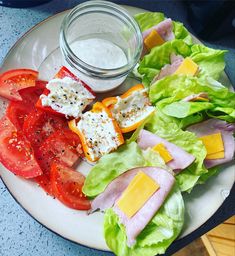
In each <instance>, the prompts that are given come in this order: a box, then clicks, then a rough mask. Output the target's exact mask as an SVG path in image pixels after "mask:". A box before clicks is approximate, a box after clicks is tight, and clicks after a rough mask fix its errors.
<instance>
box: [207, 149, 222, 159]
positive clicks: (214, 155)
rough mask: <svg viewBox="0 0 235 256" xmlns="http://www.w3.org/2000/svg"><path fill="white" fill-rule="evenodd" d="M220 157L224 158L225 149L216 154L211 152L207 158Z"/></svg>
mask: <svg viewBox="0 0 235 256" xmlns="http://www.w3.org/2000/svg"><path fill="white" fill-rule="evenodd" d="M220 158H224V151H221V152H217V153H214V154H209V155H207V156H206V159H210V160H214V159H220Z"/></svg>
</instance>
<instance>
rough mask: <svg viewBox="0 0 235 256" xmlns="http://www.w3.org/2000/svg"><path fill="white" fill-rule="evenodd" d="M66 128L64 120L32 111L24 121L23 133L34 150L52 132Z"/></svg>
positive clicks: (38, 111)
mask: <svg viewBox="0 0 235 256" xmlns="http://www.w3.org/2000/svg"><path fill="white" fill-rule="evenodd" d="M67 127H68V125H67V121H66V119H65V118H62V117H58V116H54V115H51V114H49V113H46V112H44V111H41V110H39V109H34V110H33V111H32V112H30V113H29V115H28V116H27V117H26V118H25V120H24V124H23V132H24V134H25V135H26V136H27V138H28V140H29V141H30V142H31V144H32V146H33V148H34V149H36V148H38V147H39V146H40V144H41V143H42V141H44V140H45V139H46V138H47V137H49V136H50V135H51V134H52V133H53V132H55V131H56V130H60V129H62V128H67Z"/></svg>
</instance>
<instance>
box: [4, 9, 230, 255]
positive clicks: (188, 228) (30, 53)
mask: <svg viewBox="0 0 235 256" xmlns="http://www.w3.org/2000/svg"><path fill="white" fill-rule="evenodd" d="M125 8H126V9H127V10H128V11H129V12H130V13H131V14H132V15H135V14H137V13H141V12H144V10H141V9H137V8H134V7H125ZM66 14H67V12H64V13H61V14H58V15H55V16H53V17H51V18H49V19H48V20H46V21H44V22H42V23H40V24H39V25H37V26H36V27H34V28H33V29H32V30H31V31H29V32H28V33H27V34H26V35H25V36H24V37H23V38H21V39H20V40H19V41H18V42H17V43H16V45H15V46H14V47H13V48H12V49H11V51H10V52H9V54H8V55H7V57H6V59H5V61H4V63H3V67H2V72H4V71H6V70H10V69H17V68H30V69H34V70H39V77H40V76H44V75H45V74H43V72H42V70H45V69H47V71H48V72H49V73H47V74H46V76H47V77H50V78H52V77H53V76H54V75H55V74H56V73H57V71H58V68H59V67H58V66H59V65H60V63H59V65H58V63H56V60H54V61H53V58H52V57H51V58H47V57H48V56H50V54H51V53H52V52H53V51H56V49H57V48H58V42H59V40H58V38H59V29H60V24H61V22H62V20H63V18H64V16H65V15H66ZM139 17H141V16H139ZM140 23H141V22H140ZM151 25H155V24H151ZM150 27H151V26H150ZM143 30H146V29H145V28H143ZM48 31H53V37H45V34H46V33H48ZM166 44H168V46H167V47H168V49H166V51H169V49H170V48H171V47H172V48H174V49H176V48H177V47H178V45H177V42H176V43H174V44H171V43H166ZM156 49H157V48H156ZM177 49H178V48H177ZM157 51H158V50H154V49H153V50H151V52H150V53H149V54H150V55H149V56H150V58H149V60H148V59H147V57H146V58H145V59H144V60H143V62H142V63H140V66H139V69H138V74H137V75H138V76H141V75H145V76H144V80H143V83H144V85H145V86H149V84H150V80H151V79H153V78H154V77H155V75H156V70H155V71H154V72H152V71H151V72H149V71H148V70H147V69H148V65H150V66H151V60H152V59H153V58H152V57H151V54H153V53H154V55H155V56H158V54H161V53H158V52H157ZM177 51H178V53H180V54H182V55H185V56H188V55H190V54H188V53H187V52H189V51H191V49H188V48H187V45H186V44H185V45H184V43H182V42H181V44H180V47H179V50H177ZM193 55H195V52H193V51H192V54H191V56H193ZM45 60H46V61H45ZM145 60H146V61H145ZM195 61H196V59H195ZM45 67H46V68H45ZM146 68H147V69H146ZM159 69H160V68H159ZM202 69H203V68H202ZM222 69H223V68H222ZM146 70H147V72H146ZM212 73H213V72H212ZM135 74H136V73H135ZM211 75H212V76H213V74H211ZM44 77H45V76H44ZM44 77H41V78H44ZM163 79H164V78H163ZM174 79H176V78H174ZM174 79H173V82H172V81H171V82H172V83H174ZM216 79H217V77H216ZM192 80H193V79H192ZM222 80H223V84H226V85H228V86H229V82H228V80H227V78H226V76H225V75H224V74H223V79H222ZM176 82H178V83H179V82H180V81H176ZM132 83H133V84H134V83H135V82H134V81H132ZM159 83H160V82H158V86H159V87H158V89H159V88H161V84H160V85H159ZM188 83H189V82H188ZM199 86H203V85H199ZM126 89H127V88H122V87H120V88H119V89H117V90H116V91H112V92H111V93H109V95H114V96H116V95H121V94H122V93H123V92H125V91H126ZM154 90H155V89H154V87H152V88H151V90H150V99H151V101H152V102H157V101H158V100H159V99H160V98H156V94H157V93H155V92H154ZM151 95H152V96H151ZM100 97H101V98H102V99H104V98H107V95H106V94H105V95H102V96H100ZM158 107H162V106H158ZM5 109H6V101H4V100H3V99H2V100H1V115H2V116H3V115H4V113H5ZM168 113H172V108H169V107H168ZM173 114H174V115H177V114H178V113H173ZM91 168H92V166H91V165H90V164H88V163H87V162H86V161H82V162H80V163H79V165H78V167H77V171H79V172H81V173H83V174H84V175H85V176H87V175H88V174H89V172H90V170H91ZM0 171H1V177H2V179H3V181H4V183H5V184H6V186H7V188H8V189H9V191H10V192H11V193H12V195H13V196H14V197H15V198H16V200H17V201H18V202H19V203H20V204H21V205H22V207H23V208H24V209H26V210H27V211H28V212H29V213H30V214H31V215H32V216H33V217H34V218H35V219H37V220H38V221H39V222H40V223H42V224H43V225H45V226H46V227H47V228H49V229H51V230H53V231H54V232H56V233H58V234H60V235H61V236H63V237H65V238H67V239H69V240H71V241H74V242H77V243H80V244H83V245H86V246H89V247H92V248H96V249H101V250H109V248H108V247H107V245H106V242H105V240H104V236H103V216H104V215H103V213H100V212H95V213H93V214H90V215H87V213H86V212H83V211H77V210H73V209H70V208H67V207H65V206H64V205H63V204H61V203H60V202H59V201H57V200H54V199H53V198H52V197H50V196H46V195H45V192H44V191H43V190H42V189H41V188H40V187H39V186H38V185H37V184H36V183H33V182H31V181H28V180H25V179H22V178H20V177H17V176H15V175H14V174H12V173H11V172H9V171H8V170H7V169H6V168H4V167H3V166H1V169H0ZM233 182H234V165H233V164H231V163H230V164H228V165H224V166H223V167H222V169H221V170H220V171H219V174H217V175H216V176H213V177H211V178H210V179H209V180H208V181H207V182H206V183H205V184H203V185H198V186H196V187H195V188H194V189H193V190H192V192H191V193H190V194H187V193H184V194H183V198H184V202H185V209H186V216H185V221H184V227H183V230H182V232H181V234H180V236H181V237H184V236H185V235H187V234H189V233H190V232H192V231H194V230H195V229H196V228H198V227H199V226H201V225H202V224H203V223H204V222H205V221H206V220H207V219H209V218H210V216H212V215H213V213H214V212H215V211H216V210H217V209H218V208H219V206H220V205H221V204H222V203H223V201H224V199H225V197H226V194H227V193H228V192H229V190H230V189H231V187H232V185H233ZM187 189H188V188H187ZM187 189H183V190H187ZM208 202H210V204H208Z"/></svg>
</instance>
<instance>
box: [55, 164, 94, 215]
mask: <svg viewBox="0 0 235 256" xmlns="http://www.w3.org/2000/svg"><path fill="white" fill-rule="evenodd" d="M84 182H85V176H83V175H82V174H81V173H79V172H77V171H75V170H73V169H72V168H69V167H67V166H66V165H63V164H61V163H53V164H52V166H51V186H52V190H53V193H54V195H55V197H56V198H57V199H58V200H59V201H61V202H62V203H63V204H65V205H66V206H68V207H70V208H73V209H76V210H89V209H90V208H91V204H90V201H89V200H88V199H87V197H86V196H85V195H84V194H83V192H82V187H83V185H84Z"/></svg>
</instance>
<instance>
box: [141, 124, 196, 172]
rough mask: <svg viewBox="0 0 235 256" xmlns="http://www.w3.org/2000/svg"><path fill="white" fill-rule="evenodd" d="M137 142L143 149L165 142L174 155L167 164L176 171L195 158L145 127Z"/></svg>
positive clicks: (186, 165)
mask: <svg viewBox="0 0 235 256" xmlns="http://www.w3.org/2000/svg"><path fill="white" fill-rule="evenodd" d="M137 143H138V145H139V146H140V147H141V148H142V149H147V148H149V147H153V146H155V145H156V144H159V143H163V144H164V146H165V147H166V149H167V150H168V151H169V152H170V154H171V156H172V157H173V159H172V160H171V161H170V162H168V163H167V165H168V166H169V167H170V168H171V169H173V170H174V172H176V173H179V172H180V171H181V170H183V169H185V168H186V167H188V166H189V165H190V164H192V163H193V161H194V160H195V157H194V156H193V155H191V154H189V153H187V152H186V151H185V150H183V149H182V148H180V147H178V146H176V145H175V144H173V143H171V142H169V141H167V140H165V139H163V138H161V137H159V136H157V135H156V134H153V133H151V132H149V131H146V130H144V129H143V130H141V131H140V134H139V137H138V139H137Z"/></svg>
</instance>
